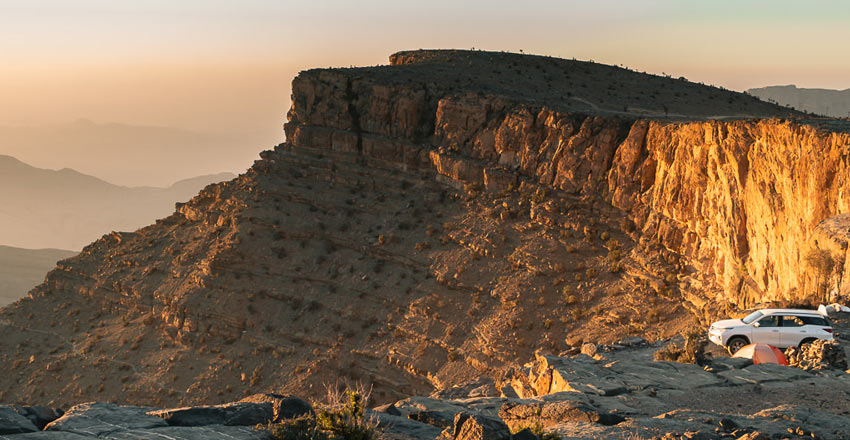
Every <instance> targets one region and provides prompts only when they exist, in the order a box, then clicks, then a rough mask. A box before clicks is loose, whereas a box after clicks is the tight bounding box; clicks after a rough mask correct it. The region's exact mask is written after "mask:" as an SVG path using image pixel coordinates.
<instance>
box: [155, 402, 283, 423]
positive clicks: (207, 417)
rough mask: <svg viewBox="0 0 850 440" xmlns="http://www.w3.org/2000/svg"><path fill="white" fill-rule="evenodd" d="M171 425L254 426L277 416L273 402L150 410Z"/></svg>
mask: <svg viewBox="0 0 850 440" xmlns="http://www.w3.org/2000/svg"><path fill="white" fill-rule="evenodd" d="M148 414H149V415H152V416H156V417H161V418H162V419H164V420H165V421H166V422H167V423H168V425H169V426H207V425H227V426H253V425H258V424H263V423H268V422H270V421H272V420H274V418H275V414H274V408H273V406H272V404H271V403H269V402H263V403H252V402H234V403H226V404H223V405H212V406H195V407H186V408H172V409H162V410H156V411H150V412H148Z"/></svg>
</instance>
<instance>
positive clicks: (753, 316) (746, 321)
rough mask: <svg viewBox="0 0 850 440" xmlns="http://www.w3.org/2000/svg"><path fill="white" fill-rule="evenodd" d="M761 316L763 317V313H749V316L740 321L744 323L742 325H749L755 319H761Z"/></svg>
mask: <svg viewBox="0 0 850 440" xmlns="http://www.w3.org/2000/svg"><path fill="white" fill-rule="evenodd" d="M762 316H764V313H762V312H753V313H750V314H749V315H747V317H746V318H744V319H742V320H741V321H744V324H749V323H751V322H753V321H755V320H756V319H759V318H761V317H762Z"/></svg>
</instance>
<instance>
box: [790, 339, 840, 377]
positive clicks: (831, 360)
mask: <svg viewBox="0 0 850 440" xmlns="http://www.w3.org/2000/svg"><path fill="white" fill-rule="evenodd" d="M785 358H786V359H788V365H791V366H792V367H797V368H801V369H803V370H806V371H819V370H824V369H837V370H846V369H847V355H846V354H845V352H844V347H842V346H841V344H839V343H838V341H835V340H833V341H825V340H823V339H818V340H816V341H814V342H812V343H809V344H804V345H803V346H802V347H800V348H797V347H789V348H788V349H787V350H785Z"/></svg>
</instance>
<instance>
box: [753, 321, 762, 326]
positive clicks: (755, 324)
mask: <svg viewBox="0 0 850 440" xmlns="http://www.w3.org/2000/svg"><path fill="white" fill-rule="evenodd" d="M760 325H761V324H759V323H758V322H754V323H753V327H758V326H760Z"/></svg>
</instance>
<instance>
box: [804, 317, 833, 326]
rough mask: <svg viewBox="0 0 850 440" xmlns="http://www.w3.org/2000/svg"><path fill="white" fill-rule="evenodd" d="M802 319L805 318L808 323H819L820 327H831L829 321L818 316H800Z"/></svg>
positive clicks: (805, 322)
mask: <svg viewBox="0 0 850 440" xmlns="http://www.w3.org/2000/svg"><path fill="white" fill-rule="evenodd" d="M799 318H800V319H802V320H803V323H804V324H806V325H817V326H819V327H830V324H829V322H828V321H827V320H826V319H824V318H821V317H818V316H800V317H799Z"/></svg>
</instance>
